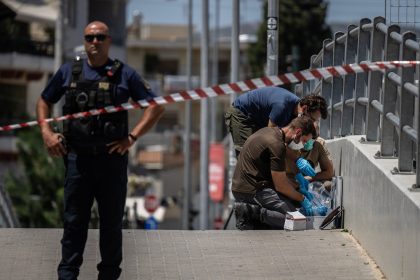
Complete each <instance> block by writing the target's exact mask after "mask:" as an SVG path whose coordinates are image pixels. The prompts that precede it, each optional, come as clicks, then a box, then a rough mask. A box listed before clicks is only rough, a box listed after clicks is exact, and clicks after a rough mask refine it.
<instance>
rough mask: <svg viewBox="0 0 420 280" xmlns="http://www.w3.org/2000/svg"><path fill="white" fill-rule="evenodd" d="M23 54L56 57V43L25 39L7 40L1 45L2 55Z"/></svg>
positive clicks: (0, 51)
mask: <svg viewBox="0 0 420 280" xmlns="http://www.w3.org/2000/svg"><path fill="white" fill-rule="evenodd" d="M13 52H16V53H22V54H29V55H34V56H44V57H54V42H40V41H35V40H30V39H25V38H17V39H6V41H5V42H3V43H2V44H1V45H0V53H13Z"/></svg>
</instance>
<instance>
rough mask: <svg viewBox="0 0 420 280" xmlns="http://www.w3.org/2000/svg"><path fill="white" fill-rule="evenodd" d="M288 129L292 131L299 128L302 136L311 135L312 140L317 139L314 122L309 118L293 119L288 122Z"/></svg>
mask: <svg viewBox="0 0 420 280" xmlns="http://www.w3.org/2000/svg"><path fill="white" fill-rule="evenodd" d="M289 127H290V128H292V129H296V128H300V129H302V135H308V134H312V138H313V139H315V138H317V137H318V133H317V131H316V128H315V125H314V121H313V120H312V119H311V118H310V117H307V116H300V117H297V118H294V119H293V120H292V121H291V122H290V124H289Z"/></svg>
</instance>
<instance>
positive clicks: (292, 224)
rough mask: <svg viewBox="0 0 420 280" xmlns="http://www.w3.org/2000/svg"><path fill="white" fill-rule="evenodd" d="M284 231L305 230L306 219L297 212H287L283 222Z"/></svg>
mask: <svg viewBox="0 0 420 280" xmlns="http://www.w3.org/2000/svg"><path fill="white" fill-rule="evenodd" d="M284 229H286V230H305V229H306V217H305V216H304V215H303V214H302V213H300V212H299V211H294V212H287V214H286V220H285V221H284Z"/></svg>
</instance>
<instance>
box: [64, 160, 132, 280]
mask: <svg viewBox="0 0 420 280" xmlns="http://www.w3.org/2000/svg"><path fill="white" fill-rule="evenodd" d="M127 159H128V157H127V155H125V156H120V155H116V154H115V155H96V156H87V155H76V154H74V153H69V154H68V156H67V157H66V159H65V164H66V179H65V185H64V233H63V238H62V240H61V244H62V260H61V262H60V264H59V266H58V275H59V279H65V280H68V279H77V276H78V274H79V267H80V266H81V264H82V262H83V251H84V248H85V244H86V239H87V233H88V225H89V219H90V214H91V207H92V205H93V200H94V199H96V201H97V204H98V211H99V217H100V218H99V223H100V241H99V247H100V253H101V258H102V261H101V262H100V263H99V264H98V266H97V268H98V271H99V275H98V279H117V278H118V277H119V275H120V274H121V269H120V267H119V266H120V264H121V261H122V218H123V214H124V207H125V198H126V193H127Z"/></svg>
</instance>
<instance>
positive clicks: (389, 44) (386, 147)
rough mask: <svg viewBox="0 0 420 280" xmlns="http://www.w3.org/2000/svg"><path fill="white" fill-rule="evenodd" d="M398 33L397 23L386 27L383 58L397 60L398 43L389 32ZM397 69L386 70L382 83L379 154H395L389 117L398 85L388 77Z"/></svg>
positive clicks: (391, 114)
mask: <svg viewBox="0 0 420 280" xmlns="http://www.w3.org/2000/svg"><path fill="white" fill-rule="evenodd" d="M392 32H396V33H400V27H399V26H398V25H391V26H389V27H388V29H387V34H386V43H385V60H386V61H392V60H398V59H399V55H400V43H399V42H397V41H396V40H394V39H393V38H392V37H391V33H392ZM396 72H397V70H396V69H394V70H386V71H385V79H384V80H385V81H384V83H383V114H382V116H381V117H382V127H381V129H382V133H381V138H382V139H381V156H386V157H389V156H395V141H394V133H395V128H394V125H393V124H392V122H391V121H390V119H391V118H392V117H393V116H395V113H396V104H397V96H398V92H397V91H398V86H397V85H396V84H395V83H394V82H392V81H391V80H390V78H389V74H390V73H396Z"/></svg>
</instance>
